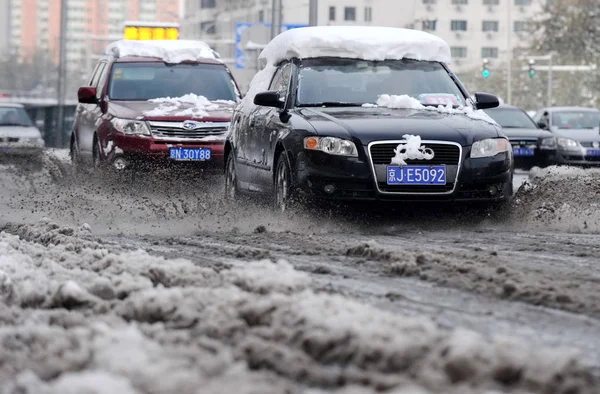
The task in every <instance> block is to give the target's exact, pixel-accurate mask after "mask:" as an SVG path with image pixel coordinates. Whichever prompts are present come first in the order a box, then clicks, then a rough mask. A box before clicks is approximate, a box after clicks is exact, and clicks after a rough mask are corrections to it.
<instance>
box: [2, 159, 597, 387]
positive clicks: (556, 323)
mask: <svg viewBox="0 0 600 394" xmlns="http://www.w3.org/2000/svg"><path fill="white" fill-rule="evenodd" d="M63 153H64V152H53V153H51V154H49V155H48V157H47V158H46V160H45V167H44V169H43V170H42V171H39V172H36V171H29V169H27V168H13V167H2V168H1V169H0V181H1V184H2V189H1V191H0V226H1V227H0V228H1V229H2V230H3V231H2V233H0V297H1V298H2V301H3V302H2V303H0V393H2V394H4V393H11V394H13V393H14V394H16V393H42V394H43V393H77V394H82V393H98V394H100V393H102V394H104V393H106V394H108V393H111V394H112V393H225V392H236V393H314V394H316V393H324V392H336V393H347V394H355V393H356V394H362V393H372V392H375V391H382V390H383V391H385V392H389V393H407V394H408V393H411V394H412V393H414V394H418V393H449V394H453V393H456V394H458V393H460V394H468V393H478V394H479V393H490V394H491V393H580V394H587V393H590V394H592V393H594V394H596V393H598V392H600V380H599V379H600V286H598V284H599V283H600V265H599V264H600V263H599V261H600V259H599V258H600V251H599V248H598V246H597V245H598V241H600V236H599V235H598V234H599V233H600V221H599V219H600V214H599V213H598V212H600V211H598V209H597V204H598V200H597V198H598V194H599V193H600V189H598V186H597V185H598V184H599V183H598V181H599V180H600V175H598V173H597V172H594V171H583V170H573V169H548V170H536V171H533V173H532V175H531V177H529V176H528V175H527V178H526V179H528V182H529V183H528V184H527V185H525V186H524V187H523V188H522V189H521V190H520V191H519V192H518V194H517V198H516V201H515V207H514V208H513V210H512V212H513V213H512V214H507V215H506V217H504V218H502V220H499V219H498V218H494V219H493V220H492V219H489V218H488V219H486V218H481V217H480V216H464V213H462V212H459V213H456V212H454V213H453V212H450V213H449V212H428V211H426V212H416V213H415V212H411V214H409V215H405V214H396V215H392V216H390V215H389V214H382V213H376V212H375V213H359V212H347V213H346V214H345V215H341V214H340V213H339V212H335V213H332V212H324V211H322V210H321V211H318V212H311V213H307V212H296V213H293V214H289V215H285V216H282V215H279V214H274V213H271V212H270V211H269V210H268V209H267V208H265V207H262V206H257V205H254V204H250V203H243V204H239V205H230V204H226V203H224V202H223V201H221V198H220V197H221V182H220V179H218V178H211V177H208V178H205V179H201V178H199V177H194V176H184V177H182V178H181V179H173V178H172V177H167V178H163V177H158V175H155V176H152V177H141V178H139V179H134V180H130V181H128V182H127V183H123V182H107V180H106V179H95V178H93V177H92V178H90V177H87V178H86V177H76V176H74V175H72V174H70V173H69V167H68V165H66V164H65V161H64V159H65V158H64V154H63ZM525 177H526V175H524V174H520V178H517V179H516V180H515V182H516V183H517V184H519V185H520V184H522V183H524V181H525V180H526V179H525Z"/></svg>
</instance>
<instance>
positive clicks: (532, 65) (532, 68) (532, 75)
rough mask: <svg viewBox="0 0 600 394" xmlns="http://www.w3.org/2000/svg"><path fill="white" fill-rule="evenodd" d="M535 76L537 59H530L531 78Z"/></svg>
mask: <svg viewBox="0 0 600 394" xmlns="http://www.w3.org/2000/svg"><path fill="white" fill-rule="evenodd" d="M533 77H535V60H533V59H531V60H529V78H533Z"/></svg>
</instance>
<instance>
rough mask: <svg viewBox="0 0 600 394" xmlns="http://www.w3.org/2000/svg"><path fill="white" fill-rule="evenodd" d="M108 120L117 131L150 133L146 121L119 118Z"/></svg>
mask: <svg viewBox="0 0 600 394" xmlns="http://www.w3.org/2000/svg"><path fill="white" fill-rule="evenodd" d="M110 122H111V123H112V125H113V127H114V128H115V129H116V130H117V131H120V132H121V133H124V134H138V135H150V129H149V128H148V125H147V124H146V122H141V121H139V120H131V119H119V118H113V120H111V121H110Z"/></svg>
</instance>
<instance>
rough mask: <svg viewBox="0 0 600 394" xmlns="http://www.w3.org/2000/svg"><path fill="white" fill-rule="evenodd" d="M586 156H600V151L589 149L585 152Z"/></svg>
mask: <svg viewBox="0 0 600 394" xmlns="http://www.w3.org/2000/svg"><path fill="white" fill-rule="evenodd" d="M585 155H586V156H600V149H588V150H587V152H585Z"/></svg>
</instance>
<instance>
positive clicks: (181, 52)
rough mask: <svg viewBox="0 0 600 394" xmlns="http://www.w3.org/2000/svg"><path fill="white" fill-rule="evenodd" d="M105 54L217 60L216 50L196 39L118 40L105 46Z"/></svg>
mask: <svg viewBox="0 0 600 394" xmlns="http://www.w3.org/2000/svg"><path fill="white" fill-rule="evenodd" d="M104 53H105V54H106V55H116V56H118V57H153V58H158V59H161V60H163V61H164V62H166V63H170V64H175V63H181V62H185V61H199V60H202V59H210V60H218V56H217V55H216V52H214V51H213V50H212V49H211V47H210V46H209V45H208V44H206V43H205V42H202V41H198V40H172V41H170V40H152V41H133V40H119V41H116V42H113V43H112V44H110V45H108V46H107V47H106V50H105V52H104Z"/></svg>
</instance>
